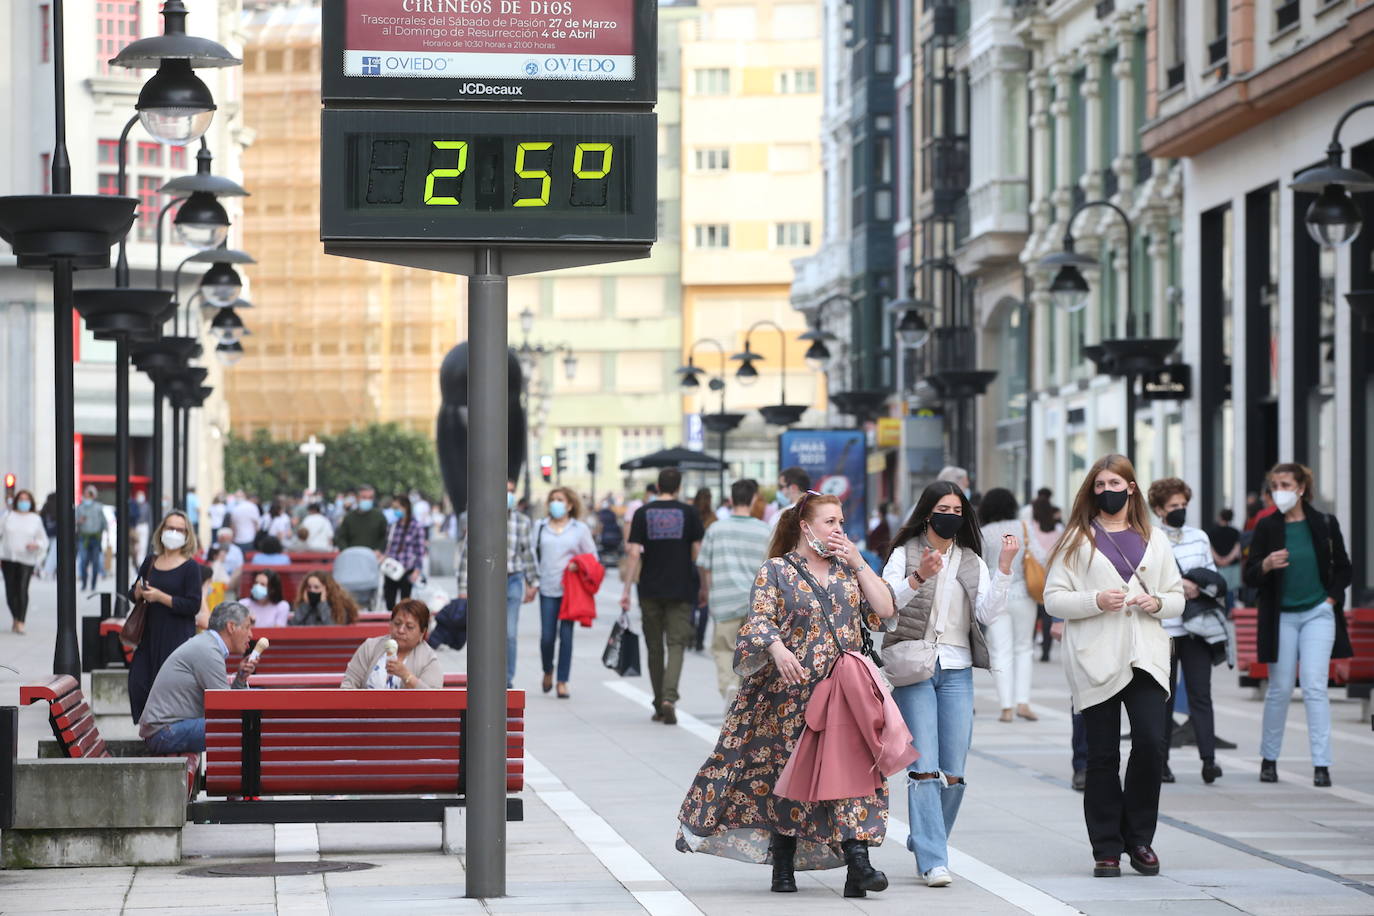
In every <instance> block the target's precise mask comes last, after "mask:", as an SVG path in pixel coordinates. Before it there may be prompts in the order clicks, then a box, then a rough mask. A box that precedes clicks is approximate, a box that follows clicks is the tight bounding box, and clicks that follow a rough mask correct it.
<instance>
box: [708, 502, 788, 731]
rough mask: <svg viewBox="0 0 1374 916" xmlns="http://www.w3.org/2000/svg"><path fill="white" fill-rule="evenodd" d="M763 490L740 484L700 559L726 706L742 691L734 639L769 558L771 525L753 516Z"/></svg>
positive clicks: (713, 649) (712, 529)
mask: <svg viewBox="0 0 1374 916" xmlns="http://www.w3.org/2000/svg"><path fill="white" fill-rule="evenodd" d="M758 491H759V485H758V484H757V483H755V482H754V481H752V480H737V481H735V483H734V484H733V485H732V486H731V487H730V515H729V516H728V517H726V518H723V519H721V520H720V521H718V522H716V523H714V524H713V525H711V526H710V527H709V528H707V529H706V536H705V538H703V539H702V542H701V551H700V552H699V553H698V554H697V566H699V567H701V593H702V601H703V603H705V604H706V605H707V606H708V607H709V608H710V609H711V619H712V620H714V621H715V633H714V635H713V636H712V638H711V654H712V655H713V656H714V657H715V660H716V686H717V687H718V688H719V689H720V693H721V696H723V697H725V700H726V703H727V704H728V703H729V702H730V701H731V700H733V699H734V698H735V692H736V691H737V690H739V677H738V676H737V675H736V674H735V670H734V663H735V640H736V639H738V638H739V630H740V626H741V625H742V624H743V623H744V620H745V618H746V617H748V616H749V605H750V595H751V593H752V591H753V588H754V579H755V578H757V576H758V574H759V567H761V566H762V565H763V561H764V560H765V559H766V558H767V556H768V538H769V535H770V530H769V527H768V524H767V523H766V522H764V521H762V520H760V519H756V518H754V517H752V516H751V515H750V514H749V507H750V506H751V505H752V504H753V502H754V496H755V494H757V493H758Z"/></svg>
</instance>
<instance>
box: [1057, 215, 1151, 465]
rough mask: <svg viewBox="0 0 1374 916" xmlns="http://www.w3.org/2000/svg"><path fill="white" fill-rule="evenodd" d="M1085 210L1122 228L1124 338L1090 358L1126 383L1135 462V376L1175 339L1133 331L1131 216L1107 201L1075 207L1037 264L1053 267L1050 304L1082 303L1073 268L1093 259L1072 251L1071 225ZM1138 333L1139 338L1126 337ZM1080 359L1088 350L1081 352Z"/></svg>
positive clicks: (1129, 453) (1130, 452)
mask: <svg viewBox="0 0 1374 916" xmlns="http://www.w3.org/2000/svg"><path fill="white" fill-rule="evenodd" d="M1089 207H1106V208H1107V209H1109V210H1111V211H1112V212H1113V213H1115V214H1116V215H1117V216H1119V217H1121V222H1122V223H1123V224H1124V225H1125V227H1126V336H1125V337H1123V338H1110V339H1108V338H1104V339H1103V340H1102V343H1101V350H1100V358H1095V361H1096V362H1097V364H1098V367H1099V368H1100V369H1102V370H1104V371H1107V372H1109V373H1111V374H1112V375H1116V376H1120V377H1121V378H1123V379H1124V380H1125V385H1126V417H1125V423H1126V457H1127V458H1128V459H1129V460H1130V462H1131V463H1132V464H1135V445H1136V443H1135V381H1136V377H1137V376H1139V375H1142V374H1144V373H1145V372H1149V371H1150V370H1152V369H1156V368H1158V367H1160V366H1162V365H1164V360H1165V358H1166V357H1168V356H1169V354H1170V353H1172V352H1174V350H1175V349H1176V348H1177V347H1178V340H1177V338H1172V337H1148V336H1145V335H1146V334H1147V333H1148V330H1147V329H1144V328H1137V327H1136V323H1137V317H1138V316H1137V313H1136V310H1135V284H1134V282H1133V279H1132V278H1133V277H1134V270H1133V268H1134V266H1135V227H1134V226H1132V225H1131V218H1130V217H1129V216H1127V215H1126V212H1125V211H1124V210H1122V209H1121V208H1120V207H1118V206H1117V205H1116V204H1114V203H1112V202H1111V201H1108V200H1090V201H1087V202H1086V203H1082V204H1079V205H1078V207H1077V208H1076V209H1075V210H1074V211H1073V213H1072V215H1070V216H1069V221H1068V225H1067V226H1066V227H1065V230H1064V247H1063V249H1062V250H1060V251H1057V252H1055V253H1053V254H1050V255H1046V256H1045V257H1043V258H1041V259H1040V260H1039V262H1038V266H1039V267H1041V268H1044V269H1056V273H1055V275H1054V278H1053V279H1052V280H1051V281H1050V296H1051V297H1052V298H1053V299H1054V300H1055V304H1057V305H1059V306H1060V307H1061V308H1064V309H1065V310H1066V311H1069V312H1075V311H1079V310H1081V309H1082V308H1084V307H1085V306H1086V305H1087V295H1088V292H1089V287H1088V281H1087V280H1086V279H1085V278H1084V277H1083V274H1082V272H1081V271H1080V269H1079V268H1082V267H1093V266H1096V265H1097V263H1098V261H1097V258H1094V257H1092V256H1090V255H1085V254H1079V253H1078V252H1077V251H1076V250H1075V249H1074V237H1073V222H1074V220H1075V219H1076V218H1077V217H1078V214H1080V213H1082V212H1083V211H1084V210H1086V209H1088V208H1089ZM1137 333H1139V335H1140V336H1132V335H1134V334H1137ZM1084 353H1085V355H1089V357H1090V358H1093V357H1092V354H1090V353H1088V348H1086V347H1085V348H1084Z"/></svg>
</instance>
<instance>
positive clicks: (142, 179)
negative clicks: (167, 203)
mask: <svg viewBox="0 0 1374 916" xmlns="http://www.w3.org/2000/svg"><path fill="white" fill-rule="evenodd" d="M161 185H162V179H161V178H158V177H157V176H156V175H140V176H138V240H139V241H140V242H151V241H153V240H154V239H155V238H156V237H157V211H158V208H159V207H161V206H162V195H161V194H159V193H158V192H157V189H158V188H159V187H160V186H161Z"/></svg>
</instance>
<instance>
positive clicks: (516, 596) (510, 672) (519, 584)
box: [506, 573, 525, 690]
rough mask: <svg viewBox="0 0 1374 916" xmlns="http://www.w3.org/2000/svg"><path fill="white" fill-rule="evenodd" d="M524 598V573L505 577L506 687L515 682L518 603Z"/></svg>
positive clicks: (518, 630)
mask: <svg viewBox="0 0 1374 916" xmlns="http://www.w3.org/2000/svg"><path fill="white" fill-rule="evenodd" d="M524 599H525V574H524V573H511V574H510V575H509V576H507V577H506V689H507V690H509V689H510V688H511V687H512V686H513V685H514V684H515V649H516V644H517V643H518V642H519V638H518V637H519V635H520V604H521V603H522V602H523V601H524Z"/></svg>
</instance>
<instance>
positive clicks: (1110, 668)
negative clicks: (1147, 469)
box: [1045, 455, 1183, 878]
mask: <svg viewBox="0 0 1374 916" xmlns="http://www.w3.org/2000/svg"><path fill="white" fill-rule="evenodd" d="M1045 610H1047V611H1048V612H1049V613H1050V616H1052V617H1059V618H1061V619H1062V620H1063V621H1064V670H1065V673H1066V674H1067V675H1068V680H1069V690H1070V692H1071V693H1072V694H1073V708H1074V709H1076V710H1078V711H1079V712H1080V713H1082V714H1083V727H1084V730H1085V732H1086V737H1087V742H1088V768H1087V775H1086V784H1085V786H1084V790H1083V816H1084V819H1085V820H1086V821H1087V827H1088V840H1089V842H1091V843H1092V847H1093V859H1094V865H1093V875H1094V876H1095V877H1098V878H1116V877H1120V875H1121V855H1122V853H1123V852H1124V853H1125V854H1126V855H1127V856H1128V857H1129V858H1130V862H1131V867H1132V868H1134V869H1135V870H1136V871H1138V872H1140V873H1141V874H1142V875H1157V874H1159V857H1158V856H1156V855H1155V851H1154V849H1153V848H1151V844H1152V843H1153V842H1154V835H1155V825H1156V822H1157V821H1158V819H1159V785H1160V782H1161V780H1162V778H1163V775H1164V716H1165V715H1166V713H1165V705H1164V704H1165V701H1166V700H1167V699H1168V698H1169V659H1170V645H1169V634H1168V633H1166V632H1165V631H1164V625H1163V623H1161V621H1163V620H1168V619H1170V618H1173V617H1178V616H1180V615H1181V614H1182V613H1183V578H1182V576H1181V575H1180V574H1179V571H1178V563H1176V562H1175V561H1174V552H1173V548H1172V546H1170V544H1169V539H1168V538H1167V537H1166V536H1165V534H1164V532H1163V531H1161V530H1160V529H1159V528H1156V527H1155V526H1153V525H1151V524H1150V515H1149V510H1147V509H1146V508H1145V499H1144V498H1143V497H1142V496H1141V493H1140V488H1139V487H1138V486H1137V485H1136V480H1135V468H1134V467H1133V466H1132V464H1131V462H1130V460H1129V459H1127V458H1125V457H1123V456H1121V455H1107V456H1105V457H1102V458H1099V459H1098V460H1097V462H1096V463H1094V464H1093V466H1092V467H1091V468H1089V469H1088V473H1087V476H1085V477H1084V478H1083V485H1082V486H1080V487H1079V488H1078V495H1077V496H1076V497H1074V501H1073V509H1072V511H1071V512H1070V513H1069V522H1068V525H1067V527H1066V528H1065V529H1064V536H1063V537H1062V538H1061V539H1060V541H1059V544H1058V545H1057V546H1056V547H1055V549H1054V552H1053V553H1051V554H1050V565H1049V568H1048V569H1047V570H1046V577H1045ZM1122 707H1125V709H1126V715H1127V716H1129V717H1130V721H1131V729H1130V730H1131V757H1130V760H1129V761H1127V763H1126V780H1125V784H1124V785H1123V784H1122V782H1121V779H1120V776H1119V773H1120V768H1121V709H1122Z"/></svg>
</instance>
